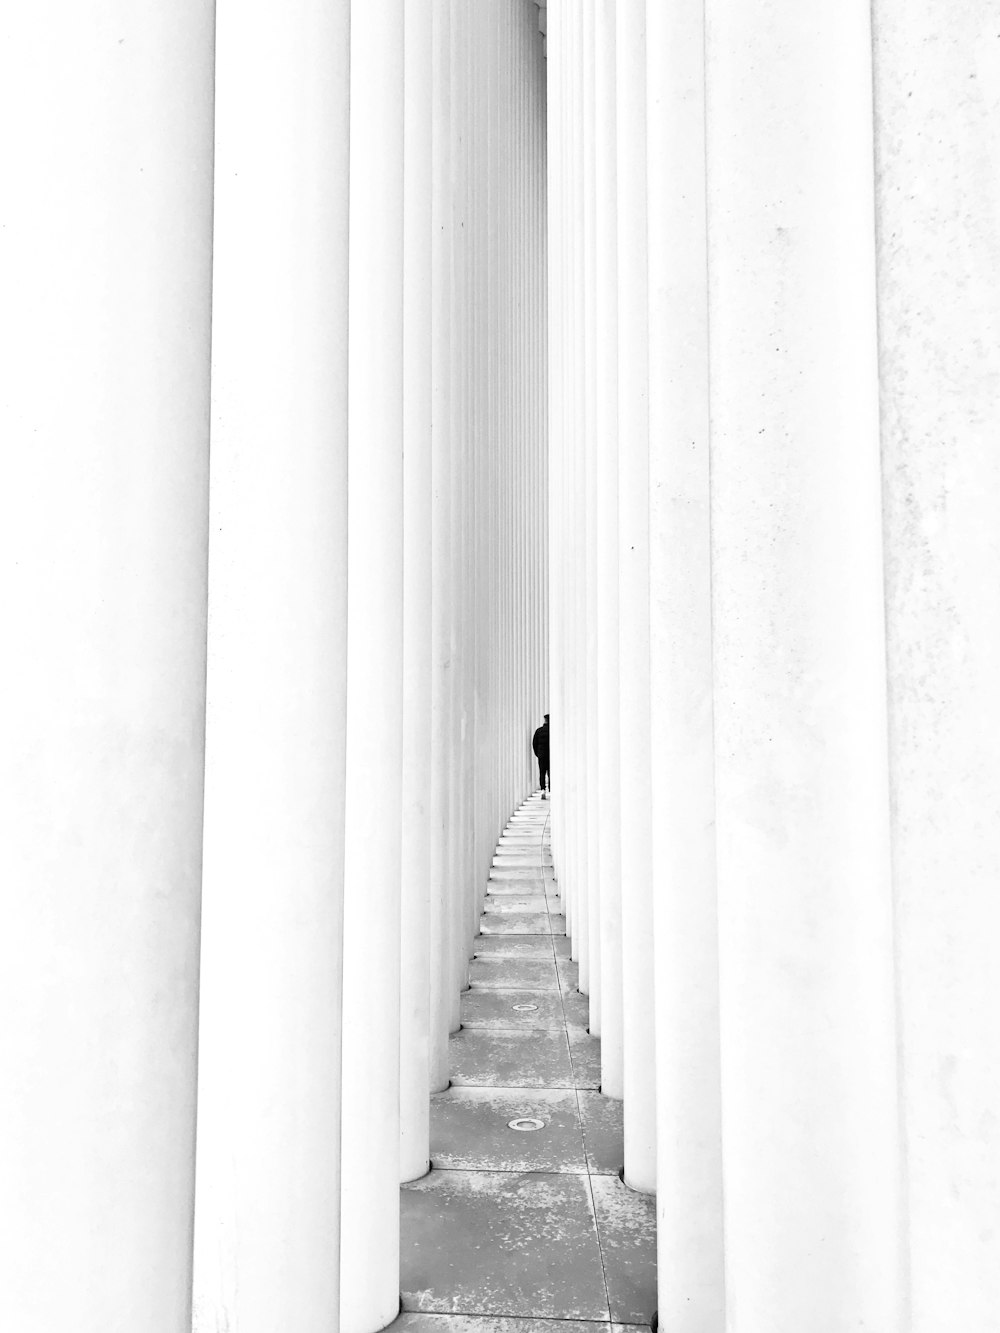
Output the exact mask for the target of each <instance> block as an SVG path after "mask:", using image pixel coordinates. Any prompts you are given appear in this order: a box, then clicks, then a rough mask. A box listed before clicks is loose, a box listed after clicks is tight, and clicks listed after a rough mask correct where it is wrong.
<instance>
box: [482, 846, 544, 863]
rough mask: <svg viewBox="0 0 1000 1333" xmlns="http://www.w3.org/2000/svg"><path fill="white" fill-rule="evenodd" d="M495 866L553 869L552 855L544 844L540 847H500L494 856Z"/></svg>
mask: <svg viewBox="0 0 1000 1333" xmlns="http://www.w3.org/2000/svg"><path fill="white" fill-rule="evenodd" d="M493 864H494V865H495V866H539V865H540V866H545V867H547V868H551V867H552V864H553V863H552V853H551V852H550V851H549V850H548V849H547V845H546V844H545V843H543V844H542V845H541V846H540V847H526V848H524V849H521V848H513V847H502V846H501V847H498V848H497V849H496V852H495V853H494V855H493Z"/></svg>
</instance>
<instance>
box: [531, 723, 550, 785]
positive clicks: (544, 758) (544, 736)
mask: <svg viewBox="0 0 1000 1333" xmlns="http://www.w3.org/2000/svg"><path fill="white" fill-rule="evenodd" d="M531 748H532V750H534V752H535V758H536V759H537V760H538V783H539V786H540V787H541V789H542V800H543V801H545V800H548V792H547V791H546V790H545V784H546V782H548V778H549V715H548V713H546V714H545V721H544V722H543V723H542V725H541V726H540V727H538V728H536V730H535V734H534V736H532V738H531Z"/></svg>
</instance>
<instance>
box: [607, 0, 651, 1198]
mask: <svg viewBox="0 0 1000 1333" xmlns="http://www.w3.org/2000/svg"><path fill="white" fill-rule="evenodd" d="M645 9H646V6H645V0H635V3H633V4H628V5H621V6H619V8H618V28H617V33H616V49H615V54H616V61H617V97H618V118H617V126H616V128H617V147H618V170H617V184H618V386H619V387H618V465H619V471H618V550H619V579H620V582H619V635H620V638H619V644H620V651H621V657H620V665H619V681H620V701H619V704H620V737H621V777H622V782H621V884H622V906H621V913H622V1013H623V1020H624V1034H625V1036H624V1055H623V1064H624V1100H625V1107H624V1116H625V1183H626V1184H627V1185H630V1186H632V1188H633V1189H638V1190H644V1191H647V1192H649V1191H652V1190H654V1189H655V1188H656V1123H655V1119H656V1117H655V1110H656V1096H655V1077H654V1071H655V1047H654V1039H653V1033H654V1022H653V939H652V935H653V902H652V887H651V880H652V815H651V805H650V799H651V798H650V781H651V762H650V739H649V713H650V692H649V422H648V402H647V387H648V378H649V372H648V347H647V338H648V331H647V275H646V47H645V41H646V25H645Z"/></svg>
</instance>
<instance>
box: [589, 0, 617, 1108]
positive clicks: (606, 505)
mask: <svg viewBox="0 0 1000 1333" xmlns="http://www.w3.org/2000/svg"><path fill="white" fill-rule="evenodd" d="M595 20H596V25H597V26H596V32H595V62H594V98H595V117H594V119H595V127H596V136H595V144H594V152H595V160H594V169H595V220H594V226H595V250H596V266H597V287H596V292H595V303H596V312H595V320H596V325H597V356H596V366H595V374H594V380H595V386H596V402H595V424H596V434H597V446H598V447H597V540H596V547H597V622H598V634H597V725H598V741H597V747H598V753H599V754H600V764H599V765H598V774H597V783H598V797H597V800H598V821H599V823H600V830H601V836H600V844H599V847H598V869H599V874H600V882H601V889H600V894H601V897H600V908H599V913H598V915H599V920H600V928H601V1029H600V1031H601V1091H602V1092H603V1093H604V1094H605V1096H607V1097H621V1096H622V1092H623V1086H622V1080H623V1068H622V1042H623V1038H624V1033H623V1029H622V941H621V929H622V926H621V911H622V909H621V768H620V759H619V754H620V745H619V725H620V720H619V712H618V652H619V644H618V633H619V631H618V194H617V167H616V161H617V142H616V138H617V135H616V124H617V120H616V107H615V4H614V0H598V4H597V8H596V13H595Z"/></svg>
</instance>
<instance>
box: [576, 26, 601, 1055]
mask: <svg viewBox="0 0 1000 1333" xmlns="http://www.w3.org/2000/svg"><path fill="white" fill-rule="evenodd" d="M594 25H595V14H594V6H593V5H592V4H591V5H588V6H586V7H585V9H584V17H583V116H582V120H581V130H582V135H581V137H582V154H581V156H582V175H583V191H582V194H583V297H584V319H583V333H584V358H583V373H584V380H583V403H584V431H583V440H582V442H581V443H582V446H583V454H584V458H583V512H582V514H581V525H580V526H581V530H582V532H583V553H582V559H581V561H580V577H581V579H582V580H583V586H584V596H583V618H584V634H583V663H584V690H583V700H582V704H583V717H582V723H583V734H584V737H585V743H586V761H585V763H586V779H587V788H586V796H585V799H584V803H583V807H582V809H583V818H584V836H583V839H582V845H583V856H584V876H583V881H582V882H583V884H584V885H585V886H586V893H587V936H588V955H589V956H588V963H589V968H588V982H589V985H588V990H587V994H588V995H589V997H590V1006H589V1008H590V1015H589V1016H590V1024H589V1027H590V1031H591V1032H592V1033H593V1035H594V1036H595V1037H599V1036H600V1034H601V876H600V839H601V827H600V813H599V812H600V806H599V803H598V784H599V781H600V762H601V761H600V746H599V737H598V717H597V707H598V671H597V658H598V638H599V626H598V617H597V569H598V563H597V522H598V518H597V510H598V456H599V452H600V450H601V447H602V443H603V442H602V441H601V440H600V439H599V438H598V434H597V348H598V338H599V336H600V333H599V330H598V327H597V308H596V296H597V253H596V236H595V230H596V200H595V184H596V182H595V143H594V141H595V137H596V132H597V125H596V118H595V103H594V66H595V63H596V53H595V36H594Z"/></svg>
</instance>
